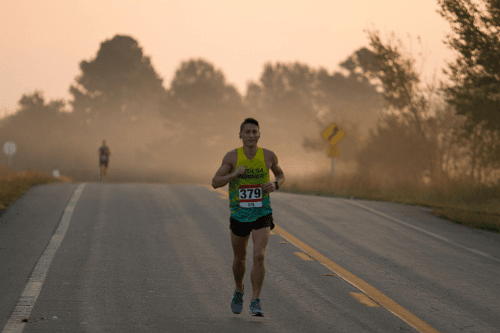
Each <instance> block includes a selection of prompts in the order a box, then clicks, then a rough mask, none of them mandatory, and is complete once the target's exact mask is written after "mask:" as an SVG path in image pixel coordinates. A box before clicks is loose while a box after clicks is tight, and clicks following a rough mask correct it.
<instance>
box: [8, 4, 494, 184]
mask: <svg viewBox="0 0 500 333" xmlns="http://www.w3.org/2000/svg"><path fill="white" fill-rule="evenodd" d="M438 3H439V5H440V8H441V10H440V13H441V15H442V16H443V17H444V18H446V19H447V20H448V21H449V22H450V24H451V26H452V31H453V32H452V34H451V35H450V36H448V37H447V40H446V43H447V44H448V45H449V47H450V48H452V49H454V50H455V51H456V53H457V57H456V59H454V60H452V61H451V62H449V63H448V64H447V66H448V67H447V68H446V69H445V72H446V74H447V77H448V82H446V83H442V82H438V83H436V82H433V83H431V84H425V83H424V82H421V74H420V73H419V72H418V71H417V70H416V69H415V59H414V57H413V55H412V54H409V53H408V52H406V51H405V49H404V45H403V44H402V42H401V41H400V40H398V39H397V38H396V37H395V36H394V35H393V36H391V37H389V38H386V39H385V40H384V38H382V36H381V35H380V33H379V32H378V31H376V30H373V31H368V32H367V34H368V39H369V45H367V46H366V47H363V48H360V49H359V50H356V51H355V52H353V53H352V54H351V55H349V56H348V57H346V59H345V61H343V62H342V63H341V64H340V67H341V68H342V70H341V71H338V72H333V73H329V72H328V71H327V70H325V69H324V68H312V67H310V66H308V65H307V64H303V63H298V62H296V63H282V62H277V63H266V64H265V65H264V66H263V69H262V72H261V75H260V78H259V80H258V81H256V82H249V83H248V85H247V87H246V91H245V93H244V94H243V95H241V94H240V93H239V92H238V90H237V89H236V88H235V87H234V86H233V85H232V84H230V83H228V82H227V80H226V77H225V75H224V73H223V72H222V70H221V69H218V68H216V67H215V66H214V65H213V64H212V63H210V62H209V61H207V60H205V59H189V60H187V61H183V62H182V63H181V64H180V66H179V67H178V69H177V71H176V73H175V76H174V78H173V79H172V81H171V82H170V86H169V88H168V89H166V88H165V87H164V84H163V79H162V78H160V76H159V75H158V74H157V72H156V70H155V69H154V68H153V66H152V64H151V61H150V58H149V57H148V56H146V55H144V54H143V52H142V48H141V46H140V45H139V43H138V41H137V40H135V39H134V38H133V37H131V36H123V35H116V36H114V37H113V38H111V39H109V40H105V41H104V42H102V43H101V45H100V48H99V50H98V52H97V54H96V56H95V57H94V58H93V59H90V60H83V61H82V62H81V63H80V74H79V75H78V76H77V77H76V78H75V80H74V82H73V83H72V84H71V86H70V88H69V89H70V94H71V96H72V100H70V101H68V102H66V101H63V100H55V101H46V100H45V99H44V97H43V93H42V92H40V91H37V92H34V93H31V94H27V95H23V96H22V97H21V99H20V100H19V108H18V110H17V112H16V113H15V114H13V115H11V116H9V117H6V118H4V119H2V120H1V121H0V140H1V141H2V142H5V141H15V142H16V143H17V144H18V147H19V151H18V153H17V154H16V164H15V167H16V168H19V169H28V168H38V169H40V170H42V171H50V170H52V169H54V168H59V169H61V170H67V171H66V174H67V175H68V176H70V177H73V178H75V179H76V180H90V179H92V178H93V177H94V178H95V177H96V176H95V173H96V170H95V169H96V168H97V167H96V165H97V158H96V154H97V147H98V146H99V144H100V142H101V141H102V140H103V139H107V140H108V142H109V144H110V145H111V146H112V147H111V148H112V150H113V153H114V158H113V159H112V161H111V170H112V171H113V170H114V172H115V174H120V180H125V181H126V180H139V181H176V180H177V181H179V180H180V181H193V180H194V181H202V180H203V179H204V177H206V175H208V174H212V173H213V170H215V169H216V168H217V167H218V163H220V158H221V156H223V154H224V153H225V152H226V151H228V150H229V149H232V148H234V146H235V144H237V143H238V141H235V138H236V140H237V132H238V125H239V124H240V123H241V121H242V120H243V119H244V118H246V117H248V116H252V117H255V118H257V119H258V120H259V121H260V122H261V127H262V131H263V133H265V136H263V138H262V140H268V141H266V142H267V143H272V145H273V148H274V149H275V150H276V151H277V152H281V153H282V154H284V155H293V154H310V156H309V157H308V158H310V159H319V158H320V156H323V157H321V158H323V159H324V158H326V149H327V145H326V143H324V142H323V141H322V139H321V138H320V133H321V131H322V129H324V128H325V127H326V126H328V125H329V123H331V122H335V123H337V124H338V125H339V126H340V127H341V128H343V129H344V131H345V132H346V133H348V135H346V137H345V138H344V139H343V140H342V141H341V142H340V143H339V146H340V152H341V154H340V156H339V158H338V159H339V161H341V162H344V163H345V165H349V166H351V168H352V169H355V170H356V174H357V175H358V176H359V177H360V178H363V179H364V181H365V182H367V183H370V184H372V185H373V186H378V185H381V184H388V183H408V184H429V183H431V184H440V183H446V182H449V181H453V180H456V179H460V180H465V181H467V182H470V183H473V184H478V183H495V182H498V179H499V177H500V174H499V170H500V140H499V133H500V97H499V96H500V68H499V66H500V40H499V35H500V34H499V27H500V2H499V1H498V0H496V1H495V0H478V1H472V0H461V1H451V0H450V1H444V0H439V1H438ZM319 152H321V155H319V154H320V153H319ZM207 169H209V170H207ZM165 170H168V172H165ZM112 175H113V173H111V174H110V177H111V176H112ZM110 179H111V178H110Z"/></svg>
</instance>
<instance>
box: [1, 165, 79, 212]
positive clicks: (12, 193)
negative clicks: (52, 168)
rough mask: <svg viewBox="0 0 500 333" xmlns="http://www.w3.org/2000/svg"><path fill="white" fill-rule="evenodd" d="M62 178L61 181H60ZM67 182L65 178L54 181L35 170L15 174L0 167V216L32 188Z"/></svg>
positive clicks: (50, 176)
mask: <svg viewBox="0 0 500 333" xmlns="http://www.w3.org/2000/svg"><path fill="white" fill-rule="evenodd" d="M61 178H62V179H61ZM63 180H64V181H68V180H70V179H68V178H66V177H60V179H56V178H54V177H52V175H49V174H46V173H42V172H40V171H37V170H27V171H22V172H16V171H13V170H9V169H7V167H5V166H1V167H0V214H2V213H3V212H4V211H5V209H6V208H7V207H9V206H10V205H11V204H13V203H14V201H16V200H17V199H18V198H19V197H20V196H22V195H23V194H24V193H26V192H27V191H28V190H29V189H30V188H31V187H32V186H35V185H39V184H46V183H53V182H59V181H63Z"/></svg>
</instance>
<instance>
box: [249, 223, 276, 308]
mask: <svg viewBox="0 0 500 333" xmlns="http://www.w3.org/2000/svg"><path fill="white" fill-rule="evenodd" d="M270 234H271V228H270V227H266V228H262V229H257V230H252V240H253V266H252V272H251V274H250V280H251V281H252V289H253V291H252V300H254V299H256V298H259V297H260V292H261V290H262V285H263V283H264V276H265V275H266V268H265V266H264V255H265V252H266V246H267V242H268V241H269V235H270Z"/></svg>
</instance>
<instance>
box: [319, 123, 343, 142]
mask: <svg viewBox="0 0 500 333" xmlns="http://www.w3.org/2000/svg"><path fill="white" fill-rule="evenodd" d="M344 135H345V133H344V131H343V130H341V129H340V128H339V127H338V126H337V125H335V124H331V125H330V126H329V127H328V128H327V129H326V130H325V131H324V132H323V133H322V134H321V136H322V137H323V139H325V140H326V141H327V142H329V143H330V145H332V146H333V145H335V144H336V143H337V142H339V141H340V139H342V138H343V137H344Z"/></svg>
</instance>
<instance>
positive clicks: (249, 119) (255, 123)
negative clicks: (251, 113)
mask: <svg viewBox="0 0 500 333" xmlns="http://www.w3.org/2000/svg"><path fill="white" fill-rule="evenodd" d="M246 124H254V125H256V126H257V127H259V122H258V121H257V120H255V119H253V118H247V119H245V120H243V122H242V123H241V126H240V133H241V131H243V127H245V125H246ZM259 129H260V127H259Z"/></svg>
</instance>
